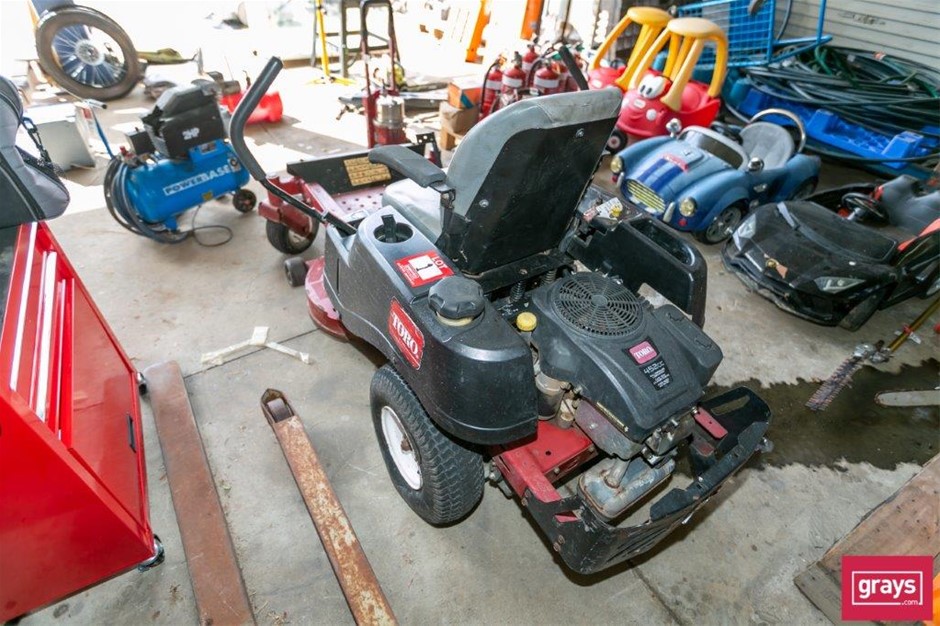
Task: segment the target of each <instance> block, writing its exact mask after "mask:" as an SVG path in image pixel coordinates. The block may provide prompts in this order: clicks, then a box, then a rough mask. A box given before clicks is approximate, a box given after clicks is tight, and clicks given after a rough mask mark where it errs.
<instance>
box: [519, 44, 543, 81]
mask: <svg viewBox="0 0 940 626" xmlns="http://www.w3.org/2000/svg"><path fill="white" fill-rule="evenodd" d="M526 48H527V49H526V52H525V54H523V55H522V71H523V72H525V75H526V87H528V86H530V84H531V83H530V82H529V81H531V80H532V66H533V64H534V63H535V61H536V60H537V59H538V58H539V53H538V52H537V51H536V49H535V43H534V42H532V43H528V44H526Z"/></svg>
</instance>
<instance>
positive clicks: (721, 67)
mask: <svg viewBox="0 0 940 626" xmlns="http://www.w3.org/2000/svg"><path fill="white" fill-rule="evenodd" d="M706 43H710V44H711V45H714V46H715V64H714V67H713V68H712V77H711V81H710V82H709V83H708V84H707V85H706V84H705V83H700V82H698V81H697V80H693V79H692V72H693V70H694V69H695V64H696V63H697V62H698V59H699V57H700V56H701V54H702V51H703V50H704V49H705V44H706ZM667 47H668V52H667V56H666V65H665V66H664V67H663V71H662V72H658V71H656V70H654V69H653V62H654V61H655V60H656V55H658V54H659V53H660V52H662V51H663V50H664V49H666V48H667ZM727 69H728V38H727V36H725V32H724V31H723V30H721V28H720V27H719V26H718V25H717V24H715V23H713V22H709V21H708V20H704V19H702V18H698V17H681V18H676V19H674V20H671V21H670V22H669V23H668V24H666V28H665V30H663V31H662V32H661V33H660V34H659V36H658V37H657V38H656V40H655V41H654V42H653V44H652V45H651V46H649V47H647V49H646V51H645V52H644V54H643V56H642V57H641V58H640V60H639V61H638V62H637V63H636V64H635V66H633V67H632V68H630V70H631V73H630V74H626V73H625V74H624V75H623V76H621V77H620V78H619V79H617V84H618V86H620V87H621V89H624V85H626V89H624V90H625V91H626V94H625V95H624V97H623V107H622V108H621V110H620V117H619V119H618V120H617V127H616V129H615V130H614V132H613V133H612V134H611V136H610V140H609V141H608V143H607V148H608V150H610V151H611V152H616V151H617V150H619V149H621V148H623V147H624V146H625V145H626V138H627V136H632V137H639V138H645V137H655V136H658V135H665V134H666V133H667V130H668V129H667V126H666V125H667V124H668V123H669V122H671V121H672V120H678V122H679V123H680V124H681V125H682V126H683V127H685V126H708V125H709V124H711V123H712V121H713V120H714V119H715V116H716V115H718V109H719V108H721V98H720V97H719V96H720V95H721V86H722V85H723V84H724V82H725V73H726V72H727Z"/></svg>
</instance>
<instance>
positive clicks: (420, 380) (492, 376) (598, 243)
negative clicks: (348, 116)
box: [231, 60, 770, 573]
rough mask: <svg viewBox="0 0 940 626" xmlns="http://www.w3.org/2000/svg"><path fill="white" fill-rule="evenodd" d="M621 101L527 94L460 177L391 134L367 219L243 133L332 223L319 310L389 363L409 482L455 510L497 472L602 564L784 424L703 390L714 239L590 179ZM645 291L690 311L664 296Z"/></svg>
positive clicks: (606, 94) (380, 428)
mask: <svg viewBox="0 0 940 626" xmlns="http://www.w3.org/2000/svg"><path fill="white" fill-rule="evenodd" d="M277 70H278V63H277V61H276V60H272V62H270V63H269V64H268V66H267V67H266V68H265V71H264V73H263V74H262V76H261V77H260V78H259V79H258V80H257V81H256V83H255V85H254V86H253V89H256V90H257V91H255V93H254V94H251V93H249V95H248V98H247V99H246V101H247V104H246V106H247V107H250V105H251V100H252V96H254V97H257V96H258V95H260V94H262V93H264V91H265V90H266V89H267V87H268V86H270V84H271V82H272V81H273V80H274V77H275V75H276V73H277ZM620 101H621V97H620V92H619V91H617V90H600V91H581V92H573V93H566V94H558V95H553V96H546V97H543V98H536V99H530V100H523V101H521V102H518V103H516V104H513V105H511V106H509V107H507V108H506V109H503V110H501V111H497V112H496V113H494V114H493V115H491V116H489V117H488V118H486V119H485V120H483V121H482V122H481V123H480V124H478V125H477V126H475V127H474V128H473V129H472V130H471V131H470V132H469V133H468V134H467V136H466V137H465V138H464V140H463V142H462V143H461V144H460V146H459V147H458V149H457V151H456V153H455V155H454V158H453V161H452V162H451V164H450V167H449V169H448V170H447V171H446V172H445V171H443V170H442V169H440V168H438V167H436V166H434V165H433V164H431V163H430V162H428V161H427V160H426V159H423V158H421V157H419V156H418V155H416V154H415V153H414V152H413V151H411V150H409V149H408V148H405V147H401V146H382V147H378V148H375V149H374V150H372V152H371V153H370V154H369V160H370V161H371V162H373V163H378V164H383V165H385V166H387V167H388V168H390V169H392V170H394V171H397V172H400V173H402V174H404V175H405V177H406V178H407V180H404V181H401V182H398V183H395V184H392V185H389V187H388V188H387V189H386V190H385V194H384V197H383V203H382V204H383V205H382V207H381V208H379V209H377V210H376V211H374V212H373V213H371V214H370V215H367V216H365V217H363V218H362V219H361V220H358V221H355V222H351V223H347V222H345V221H342V220H340V219H339V218H338V217H337V216H336V215H335V214H332V213H320V212H318V211H316V210H311V209H310V208H309V207H306V206H303V204H302V203H301V202H299V201H298V200H297V199H296V198H294V197H292V196H290V195H289V194H284V193H283V192H282V191H281V190H280V189H278V188H277V187H276V186H274V185H272V184H271V183H269V182H268V181H267V180H266V179H265V177H264V171H263V170H262V169H261V168H260V166H259V165H258V163H257V162H256V161H255V160H254V159H253V158H252V156H251V154H250V153H249V152H248V151H247V149H246V147H245V144H244V142H243V138H242V134H241V128H240V122H241V121H242V120H243V119H244V117H245V112H244V111H243V110H242V109H239V110H238V111H236V113H235V116H234V118H233V120H232V133H231V135H232V143H233V145H234V146H236V149H237V150H238V151H239V157H240V158H241V159H242V162H243V163H245V165H246V166H247V167H248V169H249V171H251V173H252V175H254V176H255V177H256V178H257V179H258V180H260V181H262V182H263V183H264V184H266V185H267V186H268V189H270V190H271V191H272V193H276V194H277V193H281V194H283V196H284V198H283V199H284V200H285V202H289V203H291V204H293V205H294V206H295V207H296V208H298V209H299V210H301V211H302V212H304V213H306V214H309V215H310V216H311V217H312V218H314V219H316V220H318V221H323V222H326V223H328V224H329V226H328V227H327V228H326V229H325V234H326V244H325V253H324V256H323V257H322V260H320V261H319V262H318V263H316V264H313V265H312V267H311V270H310V274H311V276H310V277H308V284H310V283H317V284H319V285H320V290H319V291H318V290H316V289H312V290H309V289H308V294H309V295H310V296H311V300H312V302H311V306H312V307H313V308H315V309H320V310H322V311H324V312H329V313H331V315H332V316H334V318H335V319H336V328H334V330H336V329H342V330H343V331H345V332H347V333H348V334H350V335H355V336H357V337H360V338H361V339H363V340H364V341H366V342H368V343H369V344H371V345H373V346H375V348H377V349H378V350H379V351H380V352H381V353H382V354H383V355H384V356H385V357H386V358H387V359H388V362H387V363H386V364H385V365H384V366H382V367H381V368H380V369H379V370H378V371H377V372H376V374H375V376H374V378H373V380H372V388H371V402H372V415H373V419H374V423H375V430H376V434H377V436H378V440H379V444H380V447H381V450H382V454H383V456H384V458H385V461H386V465H387V466H388V471H389V474H390V475H391V479H392V482H393V483H394V485H395V488H396V489H397V490H398V492H399V493H400V494H401V496H402V497H403V498H404V499H405V501H406V502H407V503H408V504H409V506H411V508H412V509H413V510H414V511H415V512H416V513H417V514H418V515H419V516H421V517H422V518H423V519H424V520H426V521H427V522H429V523H431V524H449V523H452V522H455V521H457V520H459V519H461V518H462V517H464V516H466V515H467V514H468V513H469V512H470V511H471V510H472V509H473V508H474V506H475V505H476V504H477V502H478V501H479V499H480V497H481V496H482V491H483V484H484V480H485V477H486V476H489V477H490V480H492V481H494V482H496V483H497V484H499V485H500V486H501V487H502V488H503V489H504V491H506V492H507V493H511V494H515V496H517V497H518V498H519V499H520V501H521V502H522V505H523V506H525V507H526V509H527V510H528V511H529V513H530V514H531V515H532V517H533V519H534V520H535V521H536V523H537V524H538V525H539V527H540V528H541V529H542V531H543V532H544V533H545V535H546V537H547V539H548V541H549V542H550V543H551V544H552V545H553V546H554V548H555V549H556V550H557V551H558V553H559V554H560V555H561V558H562V559H563V560H564V562H565V563H566V564H567V565H568V566H569V567H571V568H572V569H574V570H576V571H578V572H581V573H589V572H595V571H598V570H602V569H604V568H607V567H609V566H611V565H614V564H615V563H619V562H621V561H624V560H626V559H629V558H631V557H634V556H636V555H638V554H640V553H642V552H644V551H646V550H649V549H650V548H651V547H653V546H654V545H655V544H656V543H657V542H658V541H659V540H661V539H662V538H663V537H665V536H666V535H667V534H668V533H669V532H670V531H672V530H674V529H675V528H676V527H678V526H679V525H680V524H682V523H683V522H685V521H686V520H687V519H688V518H689V516H690V515H691V514H692V513H693V512H694V511H695V510H696V509H698V508H699V507H701V506H702V504H704V502H705V501H706V500H707V499H708V498H709V496H711V495H712V494H714V493H715V492H716V491H717V490H718V488H719V487H720V486H721V485H722V484H723V483H724V482H725V481H726V480H727V479H728V478H729V477H731V476H732V475H733V474H734V473H735V472H736V471H737V470H739V469H740V468H741V467H742V466H743V465H744V463H745V462H746V461H747V460H748V459H749V458H750V457H751V455H752V454H753V453H754V452H755V451H757V450H758V449H760V448H762V446H763V445H764V444H765V443H766V440H765V438H764V435H765V432H766V430H767V427H768V424H769V420H770V415H769V411H768V408H767V405H766V404H764V402H763V401H762V400H761V399H760V398H758V397H757V396H756V395H754V394H753V393H752V392H751V391H748V390H747V389H743V388H739V389H735V390H732V391H730V392H728V393H726V394H723V395H721V396H719V397H716V398H712V399H709V400H703V388H704V386H705V385H706V384H707V382H708V380H709V379H710V378H711V376H712V374H713V373H714V371H715V368H717V367H718V364H719V362H720V361H721V358H722V354H721V350H720V349H719V348H718V346H717V345H715V343H714V342H713V341H712V340H711V339H710V338H709V337H708V336H707V335H706V334H705V333H704V332H703V331H702V329H701V325H702V323H703V313H704V298H705V277H706V272H705V264H704V261H703V259H702V257H701V256H700V254H699V253H698V252H697V251H696V250H695V248H694V247H692V246H691V245H689V244H687V243H685V242H684V241H682V240H681V239H678V238H676V237H675V236H674V235H673V234H671V233H670V232H668V231H667V230H666V229H665V228H664V227H662V226H661V225H659V224H657V223H656V222H654V221H652V220H650V219H648V218H646V217H645V216H637V217H635V218H631V219H624V220H615V219H612V218H611V217H610V215H611V214H614V213H616V211H613V212H612V211H611V210H610V208H611V207H612V206H615V205H616V203H617V201H616V200H615V199H613V198H610V197H609V196H608V199H607V200H606V202H605V203H601V204H599V205H598V202H597V198H596V196H597V195H598V193H599V192H598V191H597V190H596V189H595V188H592V187H590V181H591V177H592V176H593V174H594V172H595V170H596V168H597V166H598V164H599V162H600V160H601V155H602V154H603V151H604V146H605V144H606V142H607V138H608V137H609V136H610V133H611V130H612V129H613V127H614V123H615V122H616V120H617V115H618V113H619V111H620ZM247 110H250V109H247ZM600 199H601V200H603V199H604V198H600ZM644 284H646V285H648V286H649V287H651V288H652V289H654V290H655V291H657V292H659V293H660V294H661V295H662V296H663V297H665V298H666V299H668V300H669V301H670V302H672V303H673V304H667V305H664V306H660V307H655V308H654V307H653V306H652V305H651V304H650V302H649V301H647V300H646V299H644V298H643V297H641V296H640V295H638V293H637V290H638V289H639V288H640V286H641V285H644ZM680 309H681V310H680ZM326 317H329V316H325V317H324V319H325V318H326ZM318 319H319V318H318ZM686 461H687V463H686ZM485 468H486V469H485ZM682 475H686V477H685V479H684V481H683V479H682V478H681V476H682ZM669 481H671V482H675V483H681V482H685V483H686V484H685V485H681V484H680V485H674V486H670V487H666V483H667V482H669ZM654 493H655V494H656V495H657V496H658V497H657V498H656V499H655V501H653V502H652V504H651V505H650V506H649V509H648V517H647V516H646V515H644V516H643V517H644V519H645V521H640V522H639V523H637V522H636V521H635V519H634V518H635V517H636V516H635V515H634V516H631V514H633V513H636V514H637V515H639V513H638V510H642V511H645V510H646V509H645V508H644V507H643V505H644V504H646V503H648V502H649V500H650V499H651V497H652V496H653V495H654Z"/></svg>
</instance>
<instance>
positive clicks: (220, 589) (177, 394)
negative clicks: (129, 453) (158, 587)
mask: <svg viewBox="0 0 940 626" xmlns="http://www.w3.org/2000/svg"><path fill="white" fill-rule="evenodd" d="M144 377H145V379H146V381H147V393H148V395H149V397H150V406H151V408H152V409H153V416H154V421H155V422H156V425H157V435H158V436H159V438H160V447H161V448H162V450H163V462H164V464H165V465H166V477H167V481H168V482H169V485H170V494H171V496H172V497H173V508H174V509H176V518H177V520H178V521H179V526H180V536H181V537H182V541H183V551H184V552H185V554H186V566H187V567H188V568H189V577H190V580H191V581H192V584H193V593H194V595H195V596H196V608H197V610H198V612H199V623H200V624H204V625H207V624H212V625H213V626H224V625H228V624H254V623H255V619H254V614H253V613H252V610H251V603H250V602H249V600H248V593H247V592H246V591H245V582H244V580H242V573H241V569H239V567H238V559H237V558H236V556H235V549H234V547H233V546H232V538H231V537H230V536H229V532H228V526H227V525H226V523H225V514H224V513H223V512H222V503H221V502H220V501H219V494H218V492H216V489H215V481H214V480H213V478H212V471H211V470H210V469H209V461H208V459H206V451H205V449H204V448H203V446H202V438H201V437H200V435H199V428H198V427H197V426H196V420H195V418H194V417H193V410H192V407H191V406H190V404H189V397H188V396H187V395H186V386H185V385H184V383H183V376H182V374H181V372H180V368H179V365H178V364H177V363H176V362H175V361H170V362H167V363H160V364H158V365H154V366H151V367H148V368H147V370H146V371H145V372H144Z"/></svg>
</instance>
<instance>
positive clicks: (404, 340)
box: [388, 299, 424, 369]
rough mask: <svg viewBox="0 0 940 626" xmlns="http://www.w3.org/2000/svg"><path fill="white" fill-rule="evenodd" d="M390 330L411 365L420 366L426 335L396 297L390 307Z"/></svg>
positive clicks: (416, 367) (393, 339)
mask: <svg viewBox="0 0 940 626" xmlns="http://www.w3.org/2000/svg"><path fill="white" fill-rule="evenodd" d="M388 332H389V334H390V335H391V336H392V341H394V342H395V345H396V346H398V349H399V351H401V353H402V354H403V355H405V359H407V361H408V362H409V363H411V367H413V368H415V369H418V368H420V367H421V357H423V356H424V335H423V334H421V331H420V330H418V327H417V326H416V325H415V323H414V320H412V319H411V317H409V315H408V314H407V313H406V312H405V309H403V308H401V305H400V304H398V300H395V299H392V304H391V306H389V308H388Z"/></svg>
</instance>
